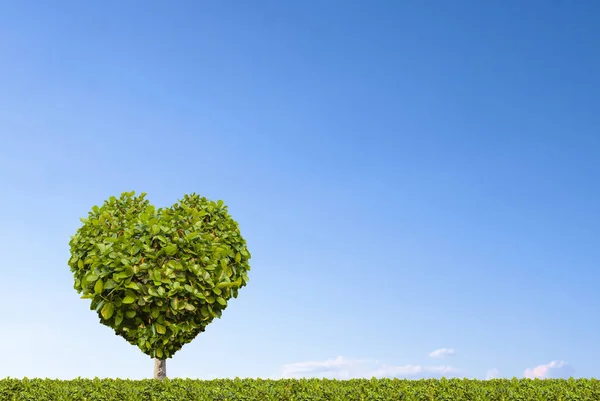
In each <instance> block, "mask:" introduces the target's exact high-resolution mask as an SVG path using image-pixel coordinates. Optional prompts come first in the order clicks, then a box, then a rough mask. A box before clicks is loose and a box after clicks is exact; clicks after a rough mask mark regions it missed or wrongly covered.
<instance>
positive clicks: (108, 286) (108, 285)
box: [104, 279, 117, 290]
mask: <svg viewBox="0 0 600 401" xmlns="http://www.w3.org/2000/svg"><path fill="white" fill-rule="evenodd" d="M116 286H117V283H115V282H114V281H113V280H111V279H108V280H106V283H104V289H105V290H110V289H113V288H115V287H116Z"/></svg>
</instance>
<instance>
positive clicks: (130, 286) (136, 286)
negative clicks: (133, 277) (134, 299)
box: [125, 281, 140, 291]
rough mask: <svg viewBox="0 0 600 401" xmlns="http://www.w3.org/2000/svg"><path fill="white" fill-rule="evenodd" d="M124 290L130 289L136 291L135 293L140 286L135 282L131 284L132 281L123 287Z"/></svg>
mask: <svg viewBox="0 0 600 401" xmlns="http://www.w3.org/2000/svg"><path fill="white" fill-rule="evenodd" d="M125 288H130V289H132V290H137V291H139V289H140V286H139V285H137V283H135V282H133V281H132V282H131V283H129V284H127V285H126V286H125Z"/></svg>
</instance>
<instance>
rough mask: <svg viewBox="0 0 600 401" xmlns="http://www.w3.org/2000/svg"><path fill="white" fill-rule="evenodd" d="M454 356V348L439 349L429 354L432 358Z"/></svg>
mask: <svg viewBox="0 0 600 401" xmlns="http://www.w3.org/2000/svg"><path fill="white" fill-rule="evenodd" d="M454 354H456V351H455V350H454V348H439V349H436V350H435V351H432V352H430V353H429V356H430V357H432V358H443V357H445V356H452V355H454Z"/></svg>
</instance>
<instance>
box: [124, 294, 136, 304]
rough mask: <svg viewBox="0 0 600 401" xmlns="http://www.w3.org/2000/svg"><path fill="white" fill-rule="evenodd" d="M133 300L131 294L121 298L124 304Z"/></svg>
mask: <svg viewBox="0 0 600 401" xmlns="http://www.w3.org/2000/svg"><path fill="white" fill-rule="evenodd" d="M134 302H135V298H134V297H132V296H131V295H127V296H126V297H125V298H123V303H124V304H126V305H127V304H132V303H134Z"/></svg>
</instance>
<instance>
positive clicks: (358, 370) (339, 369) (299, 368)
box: [281, 356, 459, 379]
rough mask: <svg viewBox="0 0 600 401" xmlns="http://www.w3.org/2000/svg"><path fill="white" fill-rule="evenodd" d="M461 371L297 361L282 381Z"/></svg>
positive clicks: (357, 362) (352, 361)
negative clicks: (307, 378) (304, 378)
mask: <svg viewBox="0 0 600 401" xmlns="http://www.w3.org/2000/svg"><path fill="white" fill-rule="evenodd" d="M458 371H459V370H458V369H456V368H453V367H451V366H436V365H432V366H423V365H388V364H384V363H381V362H380V361H375V360H369V359H347V358H344V357H342V356H338V357H337V358H335V359H328V360H324V361H313V362H297V363H290V364H287V365H284V366H283V368H282V370H281V378H302V377H326V378H330V379H354V378H371V377H377V378H382V377H406V378H409V377H410V378H425V377H442V376H445V377H451V376H454V375H455V374H456V373H457V372H458Z"/></svg>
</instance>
